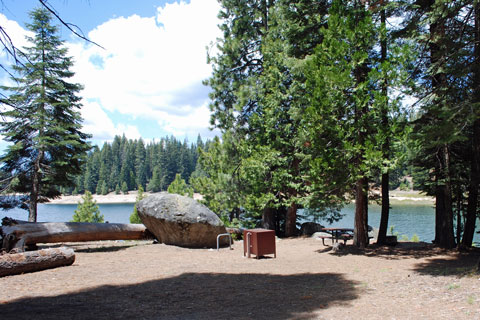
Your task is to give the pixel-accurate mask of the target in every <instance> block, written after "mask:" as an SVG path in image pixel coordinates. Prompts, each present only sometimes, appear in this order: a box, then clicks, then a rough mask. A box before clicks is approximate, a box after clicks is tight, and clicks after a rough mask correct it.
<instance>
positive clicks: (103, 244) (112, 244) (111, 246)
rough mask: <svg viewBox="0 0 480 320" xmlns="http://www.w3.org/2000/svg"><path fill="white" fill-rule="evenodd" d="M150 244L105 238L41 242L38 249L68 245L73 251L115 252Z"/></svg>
mask: <svg viewBox="0 0 480 320" xmlns="http://www.w3.org/2000/svg"><path fill="white" fill-rule="evenodd" d="M147 243H148V244H150V243H151V241H150V242H146V241H121V240H112V241H110V240H106V241H86V242H67V243H54V244H42V245H39V246H38V249H47V248H58V247H64V246H66V247H69V248H72V249H73V250H74V251H75V252H86V253H89V252H91V253H94V252H117V251H122V250H125V249H128V248H132V247H136V246H141V245H145V244H147Z"/></svg>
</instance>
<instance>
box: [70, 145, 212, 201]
mask: <svg viewBox="0 0 480 320" xmlns="http://www.w3.org/2000/svg"><path fill="white" fill-rule="evenodd" d="M198 147H204V143H203V142H202V139H201V138H200V136H199V137H198V140H197V142H196V143H191V144H189V143H188V142H187V141H183V142H181V141H179V140H177V139H176V138H174V137H166V138H162V139H160V140H159V141H153V142H150V143H147V144H146V143H145V142H144V141H143V140H142V139H141V138H140V139H138V140H131V139H127V138H126V137H125V136H122V137H120V136H116V137H115V138H114V140H113V142H111V143H107V142H106V143H104V144H103V146H102V147H101V148H99V147H97V146H95V147H94V148H93V149H92V150H91V151H90V152H89V153H88V156H87V161H86V163H85V165H84V166H83V170H82V174H81V175H78V176H77V177H76V180H75V187H72V188H69V189H64V190H62V191H63V193H65V194H70V193H73V194H77V193H84V192H85V191H86V190H88V191H90V192H91V193H96V194H107V193H109V192H112V191H116V192H117V193H119V192H127V191H129V190H136V189H138V186H140V185H141V186H142V187H143V188H144V189H145V190H147V191H151V192H158V191H162V190H166V189H167V187H168V186H169V185H170V183H171V182H172V181H173V180H174V179H175V174H177V173H180V174H181V175H182V178H183V179H184V180H185V181H188V180H189V178H190V175H191V174H192V172H193V171H194V170H195V166H196V163H197V158H198V152H197V148H198Z"/></svg>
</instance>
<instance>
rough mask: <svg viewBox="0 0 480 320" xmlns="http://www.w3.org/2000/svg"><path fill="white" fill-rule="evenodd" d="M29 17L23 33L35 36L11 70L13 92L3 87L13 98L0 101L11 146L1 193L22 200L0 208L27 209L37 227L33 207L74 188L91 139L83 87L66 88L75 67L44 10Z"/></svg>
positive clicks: (5, 159) (3, 130)
mask: <svg viewBox="0 0 480 320" xmlns="http://www.w3.org/2000/svg"><path fill="white" fill-rule="evenodd" d="M30 17H31V18H32V23H31V24H28V25H27V28H28V29H29V30H30V31H32V32H33V34H34V36H33V37H28V38H27V40H28V41H29V42H30V43H31V46H30V47H27V48H25V52H26V57H27V61H26V62H25V64H23V65H17V66H13V69H14V72H15V73H16V74H18V76H12V80H13V81H14V82H15V83H16V84H17V86H14V87H2V89H3V90H5V91H8V92H11V94H10V95H9V97H8V98H7V99H2V103H3V104H4V105H5V108H6V111H4V112H2V119H3V121H2V122H1V123H0V131H1V133H2V134H3V135H4V136H5V140H6V141H8V142H11V143H12V145H11V146H9V147H8V150H7V152H6V154H5V155H4V156H2V157H1V159H0V160H1V163H2V170H3V171H4V172H5V173H6V174H7V175H8V176H9V178H8V179H7V180H6V183H5V184H4V186H3V190H5V191H7V192H14V193H21V194H24V195H25V196H22V197H20V198H15V199H14V200H13V201H9V202H8V203H3V205H4V207H5V206H7V207H12V206H18V207H22V208H28V210H29V218H28V219H29V221H36V219H37V203H41V202H46V201H48V199H52V198H55V197H57V196H59V195H60V191H59V188H60V187H62V186H70V185H72V184H73V182H74V178H75V175H76V174H79V173H80V170H81V165H82V162H83V161H84V157H85V153H86V151H87V150H88V149H89V145H88V143H87V139H88V138H89V136H88V135H87V134H84V133H82V132H81V131H80V130H81V121H82V119H81V116H80V113H79V111H78V109H79V108H80V107H81V104H80V97H79V96H78V92H79V91H80V90H81V88H82V87H81V86H80V85H79V84H74V83H70V82H68V79H70V78H71V77H72V76H73V75H74V74H73V72H71V71H70V68H71V67H72V65H73V62H72V60H71V58H70V57H68V56H67V49H66V48H65V47H64V46H63V42H62V41H61V40H60V38H59V36H58V28H57V27H56V26H53V25H52V24H51V19H52V17H51V15H50V13H49V12H48V11H47V10H45V9H36V10H34V11H32V12H31V13H30Z"/></svg>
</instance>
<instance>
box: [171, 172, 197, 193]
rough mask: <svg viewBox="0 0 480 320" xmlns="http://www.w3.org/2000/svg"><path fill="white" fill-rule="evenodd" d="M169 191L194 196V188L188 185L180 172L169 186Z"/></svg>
mask: <svg viewBox="0 0 480 320" xmlns="http://www.w3.org/2000/svg"><path fill="white" fill-rule="evenodd" d="M168 193H176V194H179V195H181V196H188V197H190V198H193V189H192V188H191V187H189V186H188V185H187V183H186V182H185V180H183V179H182V175H181V174H180V173H177V174H176V175H175V179H174V180H173V181H172V183H171V184H170V185H169V186H168Z"/></svg>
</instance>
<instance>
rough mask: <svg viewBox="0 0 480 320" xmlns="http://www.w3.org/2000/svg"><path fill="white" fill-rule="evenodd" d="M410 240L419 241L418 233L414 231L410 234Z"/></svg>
mask: <svg viewBox="0 0 480 320" xmlns="http://www.w3.org/2000/svg"><path fill="white" fill-rule="evenodd" d="M411 241H412V242H420V238H419V237H418V235H417V234H416V233H414V234H413V236H412V239H411Z"/></svg>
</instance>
